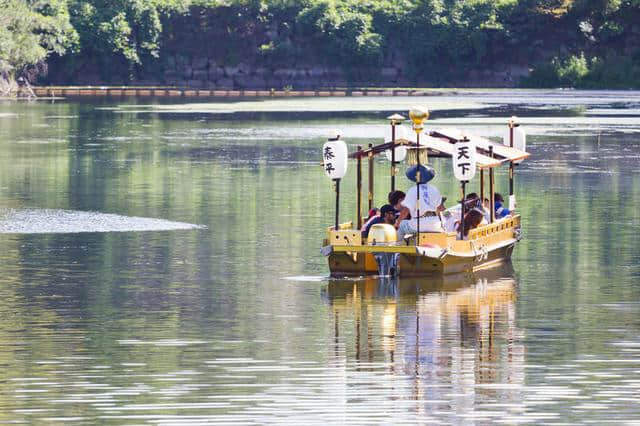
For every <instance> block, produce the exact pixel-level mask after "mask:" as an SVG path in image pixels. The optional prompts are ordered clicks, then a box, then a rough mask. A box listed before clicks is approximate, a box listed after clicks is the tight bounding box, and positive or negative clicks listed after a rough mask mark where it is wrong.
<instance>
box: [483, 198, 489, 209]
mask: <svg viewBox="0 0 640 426" xmlns="http://www.w3.org/2000/svg"><path fill="white" fill-rule="evenodd" d="M482 206H483V207H484V209H485V210H489V199H488V198H485V199H484V201H483V202H482Z"/></svg>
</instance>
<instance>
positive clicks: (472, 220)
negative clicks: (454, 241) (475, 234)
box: [464, 209, 484, 237]
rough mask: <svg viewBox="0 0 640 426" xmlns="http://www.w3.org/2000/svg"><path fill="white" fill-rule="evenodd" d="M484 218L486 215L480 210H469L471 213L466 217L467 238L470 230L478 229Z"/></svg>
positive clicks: (465, 230) (465, 231) (465, 234)
mask: <svg viewBox="0 0 640 426" xmlns="http://www.w3.org/2000/svg"><path fill="white" fill-rule="evenodd" d="M483 218H484V215H483V214H482V212H481V211H480V210H478V209H472V210H469V212H468V213H467V214H465V215H464V236H465V237H466V236H467V234H469V231H470V230H472V229H474V228H477V227H478V225H480V222H482V219H483Z"/></svg>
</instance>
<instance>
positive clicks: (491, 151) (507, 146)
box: [321, 109, 529, 277]
mask: <svg viewBox="0 0 640 426" xmlns="http://www.w3.org/2000/svg"><path fill="white" fill-rule="evenodd" d="M409 116H410V117H411V120H412V122H413V130H414V131H415V132H416V137H415V140H408V139H407V138H403V137H398V138H396V137H395V133H396V131H395V130H396V126H398V125H399V124H400V123H401V120H402V116H400V115H395V114H394V115H393V116H391V117H389V119H390V122H391V129H392V131H391V135H392V136H391V141H388V142H385V143H383V144H380V145H377V146H373V145H369V147H368V148H367V149H362V148H360V147H358V148H359V149H358V150H357V151H356V152H353V153H351V154H348V158H350V159H355V161H356V167H357V172H356V179H357V182H356V188H357V194H356V197H357V198H356V205H357V212H356V217H357V218H358V220H357V222H358V223H357V224H356V226H354V224H353V222H347V223H340V222H339V220H338V212H339V209H338V206H339V195H340V192H339V188H340V179H341V177H342V176H344V174H345V172H346V162H347V160H346V158H347V157H345V158H344V159H343V162H344V164H341V163H340V161H338V162H337V163H336V162H335V160H336V156H331V158H329V160H327V159H326V156H325V161H324V165H325V172H327V168H329V169H331V168H333V169H334V170H330V171H329V172H327V174H328V175H329V177H330V178H332V179H333V180H334V182H335V183H336V220H335V224H334V226H331V227H329V228H328V230H327V236H326V239H325V240H324V244H323V248H322V250H321V252H322V254H323V255H324V256H326V257H327V260H328V264H329V270H330V272H331V276H333V277H340V276H361V275H398V276H420V275H427V274H433V273H439V274H451V273H460V272H465V271H476V270H480V269H484V268H488V267H492V266H494V265H497V264H500V263H503V262H505V261H508V260H509V259H510V258H511V254H512V252H513V249H514V247H515V245H516V243H517V242H518V241H519V240H520V238H521V228H520V226H521V225H520V215H519V214H512V215H510V216H507V217H504V218H501V219H497V218H496V216H495V209H494V208H493V206H494V205H495V201H494V194H495V179H494V170H495V168H496V167H500V166H508V167H509V181H510V184H509V188H510V191H509V202H510V207H513V205H515V194H514V193H513V187H514V185H513V179H514V166H515V164H517V163H519V162H521V161H523V160H524V159H525V158H527V157H529V153H527V152H526V151H525V150H524V148H525V135H524V131H523V130H522V129H521V128H520V127H519V126H518V124H517V122H516V120H515V117H512V118H511V119H510V120H509V121H508V127H506V129H507V130H508V132H507V136H506V137H505V141H504V142H505V143H496V142H493V141H490V140H488V139H484V138H481V137H476V136H472V135H468V134H465V133H464V132H462V131H460V130H456V129H440V130H433V131H429V132H426V133H422V131H423V121H424V120H426V119H427V118H428V113H427V112H424V111H422V110H419V109H414V110H411V111H410V112H409ZM337 142H341V141H340V140H339V136H337V137H334V138H333V139H330V140H329V142H327V144H325V147H324V152H325V154H326V153H327V152H330V153H336V152H339V151H340V149H343V150H346V145H344V147H340V146H337V145H336V143H337ZM342 143H343V144H344V142H342ZM463 146H464V147H467V148H468V147H471V150H472V152H473V155H474V158H473V160H474V161H473V163H474V165H473V169H472V170H471V171H469V170H466V172H467V174H466V175H464V176H462V178H463V179H466V176H471V177H473V176H474V175H475V171H476V170H478V171H479V172H480V173H479V174H480V199H481V200H484V198H485V186H486V185H485V180H486V179H485V178H486V177H487V176H486V175H488V181H489V188H488V192H487V193H486V197H487V198H488V199H489V200H490V202H489V205H490V206H491V208H490V209H489V210H490V212H489V213H490V218H489V220H488V223H486V224H484V225H480V226H478V227H477V228H475V229H471V230H470V231H468V234H467V235H466V237H463V236H462V233H461V232H420V230H419V229H418V232H416V233H414V234H413V235H412V236H410V237H409V238H403V239H402V240H399V238H398V236H397V232H396V229H395V228H394V227H393V226H392V225H387V224H376V225H373V226H372V227H371V229H370V231H369V235H368V238H363V237H362V236H361V231H362V224H363V218H362V212H361V209H362V202H361V199H362V168H363V167H362V163H363V160H367V161H368V163H369V194H368V195H369V197H368V198H369V209H370V208H371V207H373V206H372V200H373V188H374V184H373V173H372V169H373V161H374V157H375V156H376V155H380V154H384V153H385V151H390V152H391V158H392V161H391V177H392V179H391V189H392V190H393V189H394V185H395V174H396V172H397V169H396V165H397V162H396V161H394V156H395V153H396V150H397V149H398V148H399V147H404V148H405V149H407V151H408V152H409V154H408V158H409V159H410V163H411V162H413V163H414V164H418V165H420V164H425V163H428V158H429V156H432V157H434V156H435V157H445V158H452V159H453V161H454V164H455V162H456V158H459V157H460V155H459V154H460V152H462V151H459V150H460V149H462V147H463ZM328 149H331V150H330V151H328ZM342 155H344V152H343V153H342ZM338 160H340V159H339V158H338ZM330 161H334V163H330ZM458 163H459V160H458ZM327 164H330V166H329V167H327ZM335 169H337V172H338V174H333V175H332V174H331V172H333V171H335ZM418 176H419V175H418ZM456 176H457V175H456ZM418 179H419V178H418ZM459 179H460V178H459ZM461 182H462V193H463V197H462V198H463V199H464V191H465V184H466V183H467V182H468V180H462V181H461ZM418 193H419V191H418ZM461 209H462V213H461V216H462V217H464V207H462V206H461ZM418 217H420V215H418Z"/></svg>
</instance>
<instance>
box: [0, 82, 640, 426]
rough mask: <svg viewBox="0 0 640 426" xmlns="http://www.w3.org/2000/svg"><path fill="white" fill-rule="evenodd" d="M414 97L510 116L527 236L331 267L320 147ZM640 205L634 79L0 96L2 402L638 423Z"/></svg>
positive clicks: (70, 411)
mask: <svg viewBox="0 0 640 426" xmlns="http://www.w3.org/2000/svg"><path fill="white" fill-rule="evenodd" d="M196 102H197V103H196ZM413 105H421V106H424V107H427V108H429V109H430V110H431V111H432V114H431V119H430V120H429V122H428V125H429V126H433V127H447V126H452V127H460V128H463V129H465V130H468V131H469V132H470V133H475V134H478V135H481V136H486V137H491V138H497V137H500V136H501V135H502V132H503V131H504V129H505V128H506V120H507V117H509V116H511V115H518V116H519V117H520V120H521V122H522V125H523V126H524V129H525V130H526V131H527V134H528V139H527V141H528V151H529V152H531V158H530V159H529V160H527V161H526V162H525V163H523V164H522V165H520V166H519V167H518V168H517V174H516V194H517V196H518V210H519V212H520V213H521V214H522V220H523V235H524V238H523V240H522V241H521V242H520V243H519V245H518V246H517V247H516V249H515V251H514V255H513V260H512V262H511V263H510V264H509V265H506V266H505V267H500V268H497V269H493V270H490V271H487V272H485V273H478V274H475V275H467V276H463V277H459V276H458V277H444V278H429V279H411V280H408V279H399V280H389V279H383V278H380V279H378V278H369V279H355V280H331V279H328V269H327V265H326V260H325V258H323V257H322V256H321V254H320V248H321V245H322V239H323V238H324V235H325V229H326V227H327V226H330V225H331V224H332V221H333V214H334V192H333V189H332V186H331V184H330V182H329V181H328V179H327V178H326V177H325V175H324V173H323V171H322V168H321V167H320V166H319V163H320V161H321V156H320V154H321V146H322V144H323V142H324V141H325V140H326V137H327V136H328V135H329V134H330V133H331V132H332V131H333V130H334V129H340V131H341V133H342V134H343V138H344V139H345V140H346V141H347V143H348V144H349V145H350V149H351V150H354V149H355V146H356V145H366V144H368V143H379V142H381V141H382V137H383V135H384V133H385V130H386V127H387V126H388V125H387V124H386V123H387V122H386V120H385V117H386V116H388V115H390V114H391V113H395V112H399V113H403V114H404V115H405V116H406V113H407V110H408V108H409V107H411V106H413ZM432 162H433V164H434V166H435V168H436V170H437V172H438V176H437V177H436V179H435V180H434V181H433V183H434V184H435V185H436V186H438V188H439V189H440V191H441V192H442V193H443V195H445V196H447V197H448V199H449V200H451V201H450V203H449V205H451V202H452V201H453V200H457V199H458V197H459V187H458V184H457V183H456V181H455V179H454V178H453V173H452V171H451V170H450V169H451V164H450V162H449V161H443V160H439V159H433V160H432ZM405 167H406V166H405V165H401V170H404V168H405ZM354 169H355V168H354V167H353V165H351V167H350V169H349V171H348V174H347V177H346V178H345V180H344V182H343V184H342V189H343V194H344V198H343V202H342V204H341V218H342V219H343V220H345V221H346V220H354V219H355V197H354V196H353V194H354V190H355V170H354ZM365 172H366V169H365ZM388 172H389V163H388V162H387V161H386V160H385V159H384V158H381V159H380V160H379V161H377V162H376V167H375V175H376V191H375V204H376V205H378V206H379V205H381V204H383V203H384V202H385V198H386V194H387V193H388V191H389V176H388ZM365 176H366V173H365ZM401 176H402V173H401ZM497 180H498V190H499V191H500V192H502V193H505V192H508V186H507V175H506V170H504V171H501V172H500V173H499V175H498V179H497ZM408 184H409V182H408V181H407V180H406V179H404V178H403V177H401V178H399V179H398V186H399V187H400V188H406V187H408ZM473 185H474V184H471V185H470V186H471V188H472V189H474V188H475V187H474V186H473ZM475 185H477V184H475ZM639 207H640V93H638V92H579V91H516V92H514V91H469V92H464V93H456V92H445V93H443V94H442V95H440V96H427V97H420V98H416V97H406V98H403V97H393V98H324V99H323V98H292V99H282V100H256V99H248V100H241V99H240V100H231V99H227V100H206V101H202V100H197V101H193V102H190V101H187V100H179V101H173V103H166V102H165V103H161V102H160V101H150V100H144V99H138V100H121V101H109V102H107V101H104V100H95V101H83V102H76V101H72V100H63V99H58V100H38V101H36V102H31V103H23V102H15V101H5V102H3V103H0V247H1V250H0V318H2V320H1V321H0V365H2V369H1V370H0V423H3V424H5V423H21V422H26V423H35V424H42V423H52V424H152V425H158V424H229V423H234V424H283V423H288V424H296V425H299V424H327V423H330V424H335V423H338V424H367V425H368V424H399V423H421V424H423V423H424V424H487V423H505V424H519V423H545V424H561V423H562V424H576V423H594V424H610V423H624V424H630V423H637V422H640V404H639V402H640V396H639V395H640V238H639V236H640V208H639Z"/></svg>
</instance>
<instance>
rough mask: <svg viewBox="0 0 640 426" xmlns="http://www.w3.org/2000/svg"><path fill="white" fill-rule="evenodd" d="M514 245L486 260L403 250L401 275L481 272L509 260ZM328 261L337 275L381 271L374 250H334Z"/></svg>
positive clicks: (357, 274) (369, 273) (493, 252)
mask: <svg viewBox="0 0 640 426" xmlns="http://www.w3.org/2000/svg"><path fill="white" fill-rule="evenodd" d="M514 246H515V242H514V243H512V244H510V245H508V246H505V247H502V248H499V249H496V250H493V251H492V252H490V253H488V254H487V256H486V258H483V259H477V258H476V257H462V256H446V257H445V258H444V259H438V258H431V257H428V256H415V255H414V256H412V255H408V254H404V253H401V254H400V255H399V258H398V275H399V276H402V277H412V276H422V275H429V274H434V273H440V274H456V273H460V272H468V271H478V270H482V269H485V268H490V267H493V266H495V265H499V264H501V263H503V262H507V261H509V260H510V259H511V253H512V252H513V248H514ZM328 262H329V270H330V271H331V276H334V277H340V276H362V275H377V274H378V262H376V259H375V257H374V254H373V253H362V254H360V255H358V256H353V255H350V254H347V253H332V254H330V255H329V256H328Z"/></svg>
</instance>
